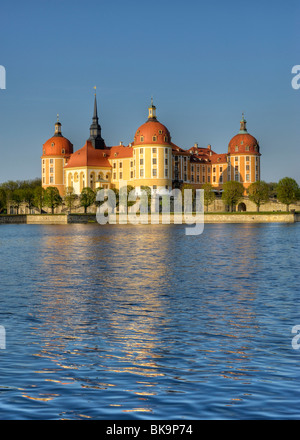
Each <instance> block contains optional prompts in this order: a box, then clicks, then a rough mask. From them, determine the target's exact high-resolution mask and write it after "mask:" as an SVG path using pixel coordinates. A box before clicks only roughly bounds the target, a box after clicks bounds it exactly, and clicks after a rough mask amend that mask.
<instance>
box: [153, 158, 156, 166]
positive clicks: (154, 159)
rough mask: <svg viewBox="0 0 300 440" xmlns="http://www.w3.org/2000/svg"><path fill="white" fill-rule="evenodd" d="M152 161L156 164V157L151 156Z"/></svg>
mask: <svg viewBox="0 0 300 440" xmlns="http://www.w3.org/2000/svg"><path fill="white" fill-rule="evenodd" d="M152 163H153V165H156V157H153V159H152Z"/></svg>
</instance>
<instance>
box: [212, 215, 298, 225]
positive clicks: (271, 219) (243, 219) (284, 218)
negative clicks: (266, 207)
mask: <svg viewBox="0 0 300 440" xmlns="http://www.w3.org/2000/svg"><path fill="white" fill-rule="evenodd" d="M295 217H296V215H295V214H292V213H290V214H289V213H282V214H280V213H274V214H247V213H243V214H236V213H232V214H231V213H228V214H206V215H204V223H294V222H295V221H297V220H296V218H295ZM299 217H300V216H299ZM298 221H300V218H299V220H298Z"/></svg>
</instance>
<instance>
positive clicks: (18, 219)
mask: <svg viewBox="0 0 300 440" xmlns="http://www.w3.org/2000/svg"><path fill="white" fill-rule="evenodd" d="M26 218H27V216H26V215H0V224H1V223H2V224H20V223H23V224H24V223H26Z"/></svg>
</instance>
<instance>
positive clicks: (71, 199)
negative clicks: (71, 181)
mask: <svg viewBox="0 0 300 440" xmlns="http://www.w3.org/2000/svg"><path fill="white" fill-rule="evenodd" d="M76 200H77V195H76V194H75V190H74V188H73V186H68V187H67V188H66V190H65V203H66V205H67V207H68V209H69V211H70V212H72V208H74V204H75V201H76Z"/></svg>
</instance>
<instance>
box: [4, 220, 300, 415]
mask: <svg viewBox="0 0 300 440" xmlns="http://www.w3.org/2000/svg"><path fill="white" fill-rule="evenodd" d="M184 231H185V228H184V226H181V225H149V226H148V225H145V226H142V225H140V226H135V227H134V226H130V225H124V226H121V225H120V226H115V225H107V226H99V225H96V224H94V225H93V224H90V225H61V226H42V225H1V227H0V245H1V267H0V325H2V326H4V327H5V329H6V349H5V350H4V349H2V350H0V418H1V419H81V418H82V419H85V418H91V419H105V420H108V419H116V420H117V419H169V420H171V419H215V418H218V419H220V418H222V419H246V418H252V419H254V418H255V419H258V418H299V417H300V409H299V401H300V387H299V385H300V368H299V367H300V350H295V349H293V348H292V345H291V342H292V337H293V336H294V335H292V333H291V329H292V327H293V326H294V325H299V324H300V310H299V296H300V288H299V287H300V283H299V267H300V264H299V263H300V257H299V237H300V224H299V223H298V224H291V225H288V224H282V225H281V224H271V225H243V224H236V225H228V224H227V225H213V224H211V225H205V229H204V233H203V234H202V235H199V236H186V235H185V232H184Z"/></svg>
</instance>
